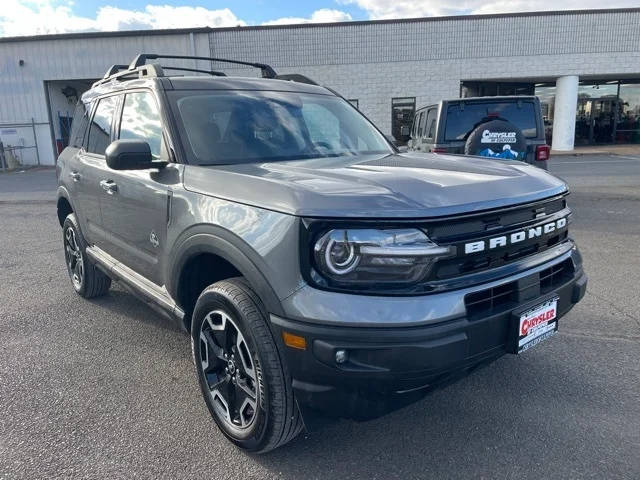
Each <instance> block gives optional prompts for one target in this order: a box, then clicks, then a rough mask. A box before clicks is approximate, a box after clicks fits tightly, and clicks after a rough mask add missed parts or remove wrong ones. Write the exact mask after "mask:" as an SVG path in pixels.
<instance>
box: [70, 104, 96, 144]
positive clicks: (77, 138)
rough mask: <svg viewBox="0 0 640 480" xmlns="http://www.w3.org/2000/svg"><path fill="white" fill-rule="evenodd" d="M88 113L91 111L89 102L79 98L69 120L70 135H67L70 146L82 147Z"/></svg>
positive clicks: (87, 122)
mask: <svg viewBox="0 0 640 480" xmlns="http://www.w3.org/2000/svg"><path fill="white" fill-rule="evenodd" d="M89 113H91V103H90V102H84V101H82V100H79V101H78V104H77V105H76V110H75V112H74V113H73V120H72V122H71V136H70V137H69V145H70V146H71V147H76V148H81V147H82V141H83V140H84V134H85V132H86V131H87V125H88V124H89Z"/></svg>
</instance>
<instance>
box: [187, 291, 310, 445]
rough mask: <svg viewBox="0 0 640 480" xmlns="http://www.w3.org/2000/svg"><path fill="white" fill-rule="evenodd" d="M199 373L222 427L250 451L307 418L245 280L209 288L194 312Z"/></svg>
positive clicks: (292, 432) (288, 435)
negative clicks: (301, 415) (295, 396)
mask: <svg viewBox="0 0 640 480" xmlns="http://www.w3.org/2000/svg"><path fill="white" fill-rule="evenodd" d="M191 330H192V332H191V334H192V347H193V356H194V359H195V364H196V372H197V374H198V380H199V382H200V387H201V389H202V394H203V396H204V399H205V402H206V404H207V407H208V408H209V412H210V413H211V415H212V417H213V419H214V420H215V422H216V424H217V425H218V427H219V428H220V430H221V431H222V432H223V433H224V434H225V435H226V436H227V438H229V439H230V440H231V441H232V442H233V443H235V444H236V445H238V446H239V447H241V448H244V449H246V450H250V451H255V452H266V451H269V450H272V449H274V448H276V447H278V446H280V445H283V444H284V443H286V442H288V441H290V440H291V439H293V438H294V437H295V436H296V435H297V434H298V433H299V432H300V430H301V428H302V421H301V418H300V414H299V413H298V409H297V406H296V404H295V401H294V398H293V392H292V389H291V379H290V377H289V375H288V373H287V370H286V368H285V366H284V365H283V364H282V362H281V360H280V354H279V352H278V347H277V345H276V343H275V342H274V339H273V337H272V335H271V331H270V330H269V327H268V325H267V317H266V313H265V310H264V307H263V306H262V303H261V302H260V300H259V298H258V296H257V295H256V294H255V292H253V290H252V289H251V288H250V287H249V285H248V284H247V283H246V282H244V281H243V280H241V279H231V280H225V281H221V282H218V283H215V284H213V285H211V286H210V287H208V288H206V289H205V290H204V291H203V292H202V294H201V295H200V297H199V298H198V301H197V302H196V307H195V309H194V312H193V320H192V328H191Z"/></svg>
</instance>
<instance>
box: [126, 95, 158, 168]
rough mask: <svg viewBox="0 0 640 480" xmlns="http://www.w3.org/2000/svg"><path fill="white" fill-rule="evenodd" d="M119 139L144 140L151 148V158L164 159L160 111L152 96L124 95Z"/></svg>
mask: <svg viewBox="0 0 640 480" xmlns="http://www.w3.org/2000/svg"><path fill="white" fill-rule="evenodd" d="M119 138H120V139H139V140H144V141H146V142H147V143H148V144H149V146H150V147H151V155H152V156H153V158H155V159H158V158H166V150H165V149H164V140H163V138H162V121H161V120H160V111H159V110H158V105H157V104H156V101H155V99H154V98H153V94H151V93H148V92H133V93H127V94H126V95H125V97H124V105H123V106H122V119H121V121H120V136H119Z"/></svg>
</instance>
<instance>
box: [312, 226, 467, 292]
mask: <svg viewBox="0 0 640 480" xmlns="http://www.w3.org/2000/svg"><path fill="white" fill-rule="evenodd" d="M454 253H455V252H454V247H441V246H438V245H436V244H435V243H433V242H432V241H431V240H429V238H428V237H427V236H426V235H425V234H424V232H422V231H421V230H417V229H413V228H410V229H390V230H376V229H364V228H349V229H335V230H330V231H328V232H326V233H325V234H324V235H322V236H321V237H320V238H319V239H318V241H317V242H316V244H315V245H314V247H313V257H314V260H315V269H316V272H315V275H314V274H312V276H313V277H314V279H315V280H316V281H318V282H319V283H325V284H326V283H327V280H329V281H330V282H332V283H337V284H344V285H349V286H355V285H362V286H367V285H370V284H376V283H381V284H382V283H403V284H410V283H415V282H417V281H419V280H421V279H422V278H424V277H425V276H426V275H427V273H428V271H429V269H430V268H431V266H432V265H433V263H434V262H435V261H436V260H437V259H438V258H444V257H449V256H451V255H453V254H454ZM318 274H319V275H318ZM323 279H324V281H323Z"/></svg>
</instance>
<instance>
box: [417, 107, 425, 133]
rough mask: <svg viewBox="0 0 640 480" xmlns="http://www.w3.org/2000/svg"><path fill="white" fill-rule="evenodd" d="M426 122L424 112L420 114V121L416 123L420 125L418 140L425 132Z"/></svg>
mask: <svg viewBox="0 0 640 480" xmlns="http://www.w3.org/2000/svg"><path fill="white" fill-rule="evenodd" d="M422 120H424V111H422V112H420V115H418V120H417V121H416V123H417V124H418V132H417V134H418V138H420V137H422V131H423V125H424V122H423V121H422Z"/></svg>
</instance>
